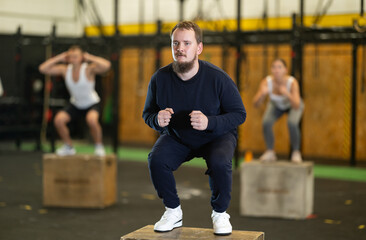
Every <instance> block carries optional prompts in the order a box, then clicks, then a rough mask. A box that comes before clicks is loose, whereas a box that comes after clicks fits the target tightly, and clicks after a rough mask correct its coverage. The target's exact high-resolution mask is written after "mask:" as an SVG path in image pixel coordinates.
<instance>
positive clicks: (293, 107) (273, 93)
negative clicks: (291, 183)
mask: <svg viewBox="0 0 366 240" xmlns="http://www.w3.org/2000/svg"><path fill="white" fill-rule="evenodd" d="M271 73H272V74H271V75H269V76H267V77H266V78H264V79H263V80H262V82H261V84H260V86H259V89H258V92H257V93H256V94H255V96H254V99H253V103H254V106H255V107H259V106H260V105H261V104H262V103H263V102H264V100H265V99H266V97H267V95H268V96H269V101H268V104H267V108H266V111H265V113H264V117H263V122H262V124H263V135H264V140H265V142H266V147H267V150H266V151H265V152H264V153H263V154H262V156H261V157H260V160H261V161H267V162H268V161H276V160H277V157H276V153H275V151H274V149H273V147H274V136H273V130H272V126H273V124H274V123H275V122H276V121H277V120H278V119H279V118H280V117H281V116H282V115H283V114H284V113H288V119H287V125H288V128H289V133H290V141H291V147H292V154H291V161H292V162H296V163H300V162H302V157H301V153H300V128H299V123H300V120H301V116H302V113H303V111H304V103H303V101H302V99H301V97H300V91H299V83H298V82H297V80H296V79H295V78H294V77H292V76H289V75H287V66H286V62H285V61H284V60H283V59H275V60H274V61H273V62H272V66H271Z"/></svg>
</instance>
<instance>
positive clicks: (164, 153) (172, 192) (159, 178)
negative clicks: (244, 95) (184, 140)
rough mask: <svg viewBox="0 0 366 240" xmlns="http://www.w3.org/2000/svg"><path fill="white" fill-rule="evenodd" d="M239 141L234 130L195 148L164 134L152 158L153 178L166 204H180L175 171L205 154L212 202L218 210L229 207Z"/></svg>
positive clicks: (213, 206)
mask: <svg viewBox="0 0 366 240" xmlns="http://www.w3.org/2000/svg"><path fill="white" fill-rule="evenodd" d="M236 142H237V139H236V137H235V136H234V134H232V133H227V134H225V135H223V136H221V137H218V138H216V139H215V140H213V141H212V142H210V143H208V144H205V145H204V146H202V147H201V148H199V149H196V150H192V149H190V148H188V147H187V146H186V145H184V144H181V143H179V142H178V141H177V140H175V139H174V138H173V137H171V136H169V135H165V134H164V135H161V136H160V137H159V138H158V140H157V141H156V143H155V145H154V147H153V148H152V150H151V152H150V153H149V157H148V160H149V170H150V177H151V180H152V182H153V184H154V187H155V189H156V191H157V193H158V196H159V197H160V198H162V199H163V203H164V205H165V206H166V207H169V208H176V207H178V206H179V205H180V201H179V197H178V194H177V190H176V184H175V179H174V175H173V171H175V170H177V169H178V168H179V166H180V165H181V164H182V163H184V162H186V161H189V160H191V159H192V158H194V157H203V158H204V159H205V160H206V165H207V171H206V174H207V175H208V176H209V183H210V188H211V192H212V196H211V206H212V208H213V210H215V211H216V212H224V211H226V209H227V208H228V207H229V203H230V200H231V184H232V158H233V155H234V151H235V147H236Z"/></svg>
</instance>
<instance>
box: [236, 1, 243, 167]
mask: <svg viewBox="0 0 366 240" xmlns="http://www.w3.org/2000/svg"><path fill="white" fill-rule="evenodd" d="M236 21H237V22H236V24H237V26H236V85H237V86H238V90H239V92H240V89H241V87H240V85H241V84H240V83H241V82H240V77H241V74H240V72H241V68H240V67H241V60H242V56H241V23H240V21H241V0H237V20H236ZM239 143H240V131H239V128H238V144H237V146H236V148H235V154H234V157H235V159H234V160H235V168H238V167H239Z"/></svg>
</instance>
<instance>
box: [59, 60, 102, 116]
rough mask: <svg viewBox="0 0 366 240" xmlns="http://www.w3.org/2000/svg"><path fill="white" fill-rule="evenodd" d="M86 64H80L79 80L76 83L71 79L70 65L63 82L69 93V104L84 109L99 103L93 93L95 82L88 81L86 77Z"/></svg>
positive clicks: (98, 99) (97, 97)
mask: <svg viewBox="0 0 366 240" xmlns="http://www.w3.org/2000/svg"><path fill="white" fill-rule="evenodd" d="M87 66H88V64H87V63H83V64H81V67H80V72H79V80H78V81H77V82H75V81H74V79H73V78H72V68H73V66H72V64H69V65H68V66H67V71H66V76H65V82H66V87H67V89H68V90H69V93H70V102H71V103H72V104H73V105H75V106H76V107H77V108H80V109H86V108H88V107H90V106H92V105H94V104H96V103H98V102H99V101H100V98H99V96H98V94H97V92H96V91H95V81H94V80H93V81H91V80H88V78H87V77H86V71H85V70H86V67H87Z"/></svg>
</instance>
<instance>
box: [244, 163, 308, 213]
mask: <svg viewBox="0 0 366 240" xmlns="http://www.w3.org/2000/svg"><path fill="white" fill-rule="evenodd" d="M240 171H241V172H240V181H241V189H240V214H241V215H243V216H258V217H280V218H290V219H304V218H306V217H307V216H309V215H310V214H311V213H312V211H313V198H314V174H313V163H312V162H303V163H300V164H296V163H291V162H285V161H277V162H273V163H261V162H259V161H252V162H248V163H243V164H242V166H241V169H240Z"/></svg>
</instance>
